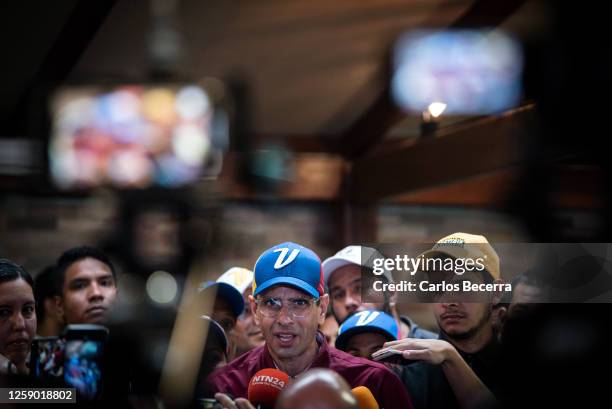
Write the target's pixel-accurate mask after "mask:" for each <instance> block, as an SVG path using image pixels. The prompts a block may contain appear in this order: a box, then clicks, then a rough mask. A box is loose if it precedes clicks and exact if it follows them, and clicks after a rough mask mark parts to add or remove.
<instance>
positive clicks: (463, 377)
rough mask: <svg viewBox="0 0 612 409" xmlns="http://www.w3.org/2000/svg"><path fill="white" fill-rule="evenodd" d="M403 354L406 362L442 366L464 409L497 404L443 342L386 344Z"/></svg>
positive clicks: (434, 340) (409, 341)
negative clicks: (420, 362) (413, 361)
mask: <svg viewBox="0 0 612 409" xmlns="http://www.w3.org/2000/svg"><path fill="white" fill-rule="evenodd" d="M384 346H385V348H387V347H393V348H394V349H396V350H399V351H402V356H403V357H404V358H405V359H411V360H417V361H423V362H426V363H428V364H431V365H440V366H441V368H442V371H443V372H444V376H446V379H447V381H448V383H449V385H450V386H451V388H452V390H453V392H454V394H455V397H456V398H457V401H458V402H459V404H460V405H461V407H462V408H463V409H474V408H479V407H482V406H483V405H484V404H487V403H491V402H494V401H495V397H494V396H493V394H492V393H491V391H489V389H488V388H487V387H486V386H485V384H484V383H482V381H481V380H480V378H478V376H477V375H476V374H475V373H474V371H473V370H472V368H470V366H469V365H468V364H467V363H466V362H465V361H464V360H463V358H462V357H461V355H459V352H457V350H456V349H455V347H453V346H452V345H451V344H450V343H448V342H446V341H443V340H440V339H414V338H405V339H402V340H399V341H392V342H387V343H386V344H385V345H384Z"/></svg>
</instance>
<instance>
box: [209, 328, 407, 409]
mask: <svg viewBox="0 0 612 409" xmlns="http://www.w3.org/2000/svg"><path fill="white" fill-rule="evenodd" d="M317 342H318V343H319V345H320V348H319V353H318V354H317V356H316V357H315V360H314V362H313V363H312V365H311V368H328V369H331V370H333V371H336V372H337V373H339V374H340V375H341V376H342V377H343V378H344V379H345V380H346V381H347V382H348V384H349V385H350V386H351V388H355V387H357V386H366V387H367V388H368V389H369V390H370V391H371V392H372V394H373V395H374V398H376V401H377V402H378V405H379V406H380V407H381V408H384V409H411V408H412V401H411V399H410V396H409V395H408V392H407V391H406V387H405V386H404V384H403V383H402V382H401V381H400V379H399V378H398V377H397V376H396V375H395V374H394V373H393V372H391V371H390V370H389V369H387V368H386V367H385V366H384V365H382V364H379V363H377V362H373V361H369V360H367V359H363V358H357V357H354V356H352V355H349V354H347V353H346V352H343V351H340V350H338V349H336V348H331V347H330V346H329V345H328V344H327V342H326V341H325V337H324V336H323V334H321V333H318V334H317ZM265 368H275V365H274V361H273V360H272V356H271V355H270V352H269V351H268V348H267V346H266V345H264V346H262V347H259V348H255V349H253V350H251V351H249V352H247V353H245V354H243V355H241V356H239V357H238V358H236V359H234V360H233V361H232V362H230V363H229V364H228V365H226V366H224V367H222V368H219V369H217V370H216V371H214V372H213V373H212V374H211V375H210V376H209V377H208V379H207V385H206V388H205V389H206V391H207V392H206V393H207V395H208V396H209V397H211V398H212V397H214V394H215V393H217V392H223V393H229V394H231V395H232V396H233V397H234V398H246V397H247V389H248V386H249V381H250V380H251V378H252V377H253V375H255V373H257V371H260V370H262V369H265ZM313 399H316V398H313Z"/></svg>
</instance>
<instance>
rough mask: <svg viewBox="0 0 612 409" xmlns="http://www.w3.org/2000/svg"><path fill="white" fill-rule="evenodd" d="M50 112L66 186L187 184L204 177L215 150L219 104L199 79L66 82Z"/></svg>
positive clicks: (52, 148)
mask: <svg viewBox="0 0 612 409" xmlns="http://www.w3.org/2000/svg"><path fill="white" fill-rule="evenodd" d="M50 113H51V122H52V124H51V126H52V129H51V139H50V145H49V161H50V171H51V177H52V179H53V181H54V182H55V183H56V185H58V186H59V187H60V188H65V189H87V188H94V187H99V186H112V187H117V188H147V187H150V186H161V187H179V186H183V185H186V184H189V183H192V182H194V181H196V180H197V179H198V178H199V176H200V174H201V170H202V167H203V166H204V165H205V163H206V160H207V158H208V157H209V154H210V148H211V124H212V116H213V108H212V105H211V102H210V98H209V96H208V94H207V93H206V91H205V90H204V89H203V88H202V87H199V86H197V85H124V86H115V87H110V88H109V87H101V86H87V87H64V88H61V89H59V90H58V91H57V92H56V93H55V94H54V95H53V97H52V98H51V102H50Z"/></svg>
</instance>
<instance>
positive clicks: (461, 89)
mask: <svg viewBox="0 0 612 409" xmlns="http://www.w3.org/2000/svg"><path fill="white" fill-rule="evenodd" d="M393 68H394V72H393V77H392V79H391V84H392V95H393V98H394V100H395V101H396V103H397V104H398V105H399V106H400V107H402V108H403V109H405V110H407V111H411V112H416V113H421V112H425V111H427V110H428V108H429V107H430V106H431V105H432V104H440V105H443V106H445V110H444V113H445V115H449V114H450V115H485V114H492V113H497V112H502V111H504V110H507V109H510V108H513V107H516V106H517V105H518V104H519V102H520V97H521V92H522V81H521V78H522V71H523V53H522V49H521V47H520V45H519V44H518V42H517V41H516V40H514V39H513V38H512V37H510V36H508V35H507V34H505V33H504V32H502V31H499V30H493V31H484V30H447V31H428V30H417V31H413V32H409V33H407V34H404V35H402V36H401V37H400V38H399V40H398V41H397V42H396V44H395V49H394V56H393Z"/></svg>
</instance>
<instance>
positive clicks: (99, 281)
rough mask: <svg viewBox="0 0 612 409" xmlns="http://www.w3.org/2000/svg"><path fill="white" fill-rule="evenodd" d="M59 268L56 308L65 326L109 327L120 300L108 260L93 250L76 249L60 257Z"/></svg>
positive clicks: (115, 275) (115, 274)
mask: <svg viewBox="0 0 612 409" xmlns="http://www.w3.org/2000/svg"><path fill="white" fill-rule="evenodd" d="M56 268H57V275H58V282H59V283H60V287H59V288H60V291H59V292H60V295H59V296H57V297H56V304H57V307H58V309H59V312H60V314H61V315H62V316H63V317H64V321H65V323H66V324H104V323H106V322H107V320H108V317H109V315H110V313H111V312H112V309H113V306H114V304H115V301H116V299H117V273H116V271H115V268H114V266H113V264H112V263H111V261H110V260H109V259H108V257H106V255H105V254H104V253H102V252H101V251H100V250H98V249H96V248H93V247H88V246H80V247H74V248H71V249H69V250H67V251H65V252H64V253H63V254H62V255H61V256H60V257H59V259H58V260H57V265H56ZM55 335H59V334H55Z"/></svg>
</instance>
